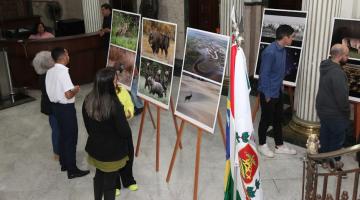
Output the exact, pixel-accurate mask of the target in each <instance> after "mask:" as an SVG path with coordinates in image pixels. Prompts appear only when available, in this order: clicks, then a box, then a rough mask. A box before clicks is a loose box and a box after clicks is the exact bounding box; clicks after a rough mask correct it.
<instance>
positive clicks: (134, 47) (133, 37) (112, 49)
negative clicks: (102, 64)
mask: <svg viewBox="0 0 360 200" xmlns="http://www.w3.org/2000/svg"><path fill="white" fill-rule="evenodd" d="M140 19H141V17H140V15H139V14H136V13H131V12H126V11H122V10H116V9H112V20H111V33H110V43H109V50H108V56H107V63H106V66H107V67H114V68H116V69H117V70H118V73H117V74H118V78H119V83H120V84H121V85H123V86H124V87H125V88H126V89H128V90H130V88H131V84H132V80H133V76H134V73H135V70H136V69H135V68H136V66H135V63H136V55H137V52H138V42H139V34H140V33H139V32H140Z"/></svg>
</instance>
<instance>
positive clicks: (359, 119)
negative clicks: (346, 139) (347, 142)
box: [353, 102, 360, 141]
mask: <svg viewBox="0 0 360 200" xmlns="http://www.w3.org/2000/svg"><path fill="white" fill-rule="evenodd" d="M353 105H354V131H355V132H354V136H355V138H356V141H359V137H360V116H359V115H360V103H356V102H354V104H353Z"/></svg>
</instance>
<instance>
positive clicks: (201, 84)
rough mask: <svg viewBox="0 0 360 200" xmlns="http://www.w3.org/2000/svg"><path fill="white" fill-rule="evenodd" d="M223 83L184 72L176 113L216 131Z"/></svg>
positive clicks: (211, 131)
mask: <svg viewBox="0 0 360 200" xmlns="http://www.w3.org/2000/svg"><path fill="white" fill-rule="evenodd" d="M220 92H221V84H218V83H213V82H210V81H208V80H206V79H204V78H201V77H199V76H197V75H192V74H190V73H187V72H184V71H183V72H182V76H181V80H180V88H179V93H178V99H177V103H176V109H175V115H177V116H179V117H180V118H182V119H185V120H187V121H189V122H191V123H193V124H195V125H197V126H198V127H200V128H202V129H204V130H206V131H208V132H210V133H214V128H215V122H216V116H217V112H218V106H219V102H220V96H221V95H220Z"/></svg>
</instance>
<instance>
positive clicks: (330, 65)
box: [316, 44, 350, 171]
mask: <svg viewBox="0 0 360 200" xmlns="http://www.w3.org/2000/svg"><path fill="white" fill-rule="evenodd" d="M330 55H331V58H330V59H327V60H324V61H322V62H321V64H320V82H319V90H318V93H317V96H316V112H317V114H318V116H319V119H320V145H321V147H320V152H321V153H325V152H330V151H335V150H339V149H341V148H342V147H343V144H344V140H345V135H346V131H347V129H348V127H349V118H350V103H349V87H348V80H347V77H346V74H345V72H344V71H343V70H342V68H341V65H344V64H345V63H346V61H347V60H348V57H349V48H348V47H346V46H344V45H341V44H335V45H334V46H332V47H331V50H330ZM335 160H336V161H335V162H334V161H332V160H331V161H330V162H329V164H330V167H331V168H336V169H337V170H338V171H341V167H342V164H341V162H340V157H337V158H335Z"/></svg>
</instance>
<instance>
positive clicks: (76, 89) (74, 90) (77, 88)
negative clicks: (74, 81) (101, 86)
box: [72, 85, 80, 94]
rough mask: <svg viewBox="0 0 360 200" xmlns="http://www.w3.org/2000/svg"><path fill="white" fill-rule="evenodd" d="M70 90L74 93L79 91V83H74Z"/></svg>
mask: <svg viewBox="0 0 360 200" xmlns="http://www.w3.org/2000/svg"><path fill="white" fill-rule="evenodd" d="M72 91H73V92H74V93H75V94H76V93H78V92H79V91H80V86H79V85H75V87H74V89H72Z"/></svg>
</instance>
